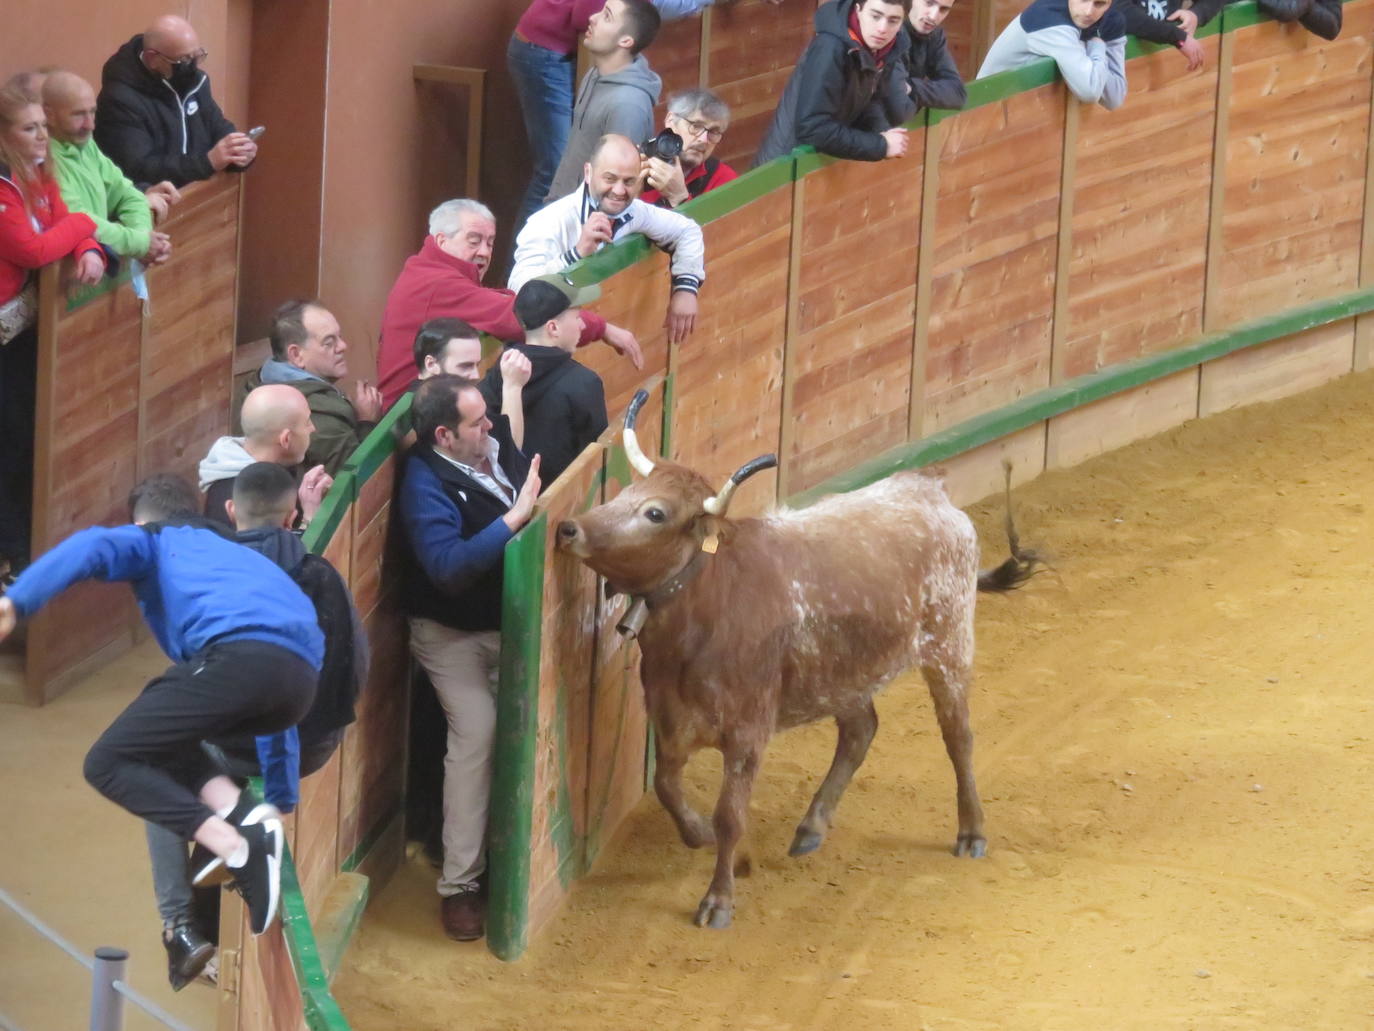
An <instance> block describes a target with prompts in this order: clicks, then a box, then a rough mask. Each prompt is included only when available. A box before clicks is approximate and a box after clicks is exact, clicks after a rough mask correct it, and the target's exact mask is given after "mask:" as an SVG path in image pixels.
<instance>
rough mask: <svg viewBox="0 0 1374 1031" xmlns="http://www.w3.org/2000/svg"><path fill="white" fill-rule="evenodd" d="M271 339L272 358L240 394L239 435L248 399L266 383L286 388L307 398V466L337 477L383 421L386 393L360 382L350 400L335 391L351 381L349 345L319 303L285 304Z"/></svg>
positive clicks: (331, 317) (236, 419)
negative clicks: (242, 410) (309, 425)
mask: <svg viewBox="0 0 1374 1031" xmlns="http://www.w3.org/2000/svg"><path fill="white" fill-rule="evenodd" d="M270 339H271V343H272V357H271V358H269V359H267V361H265V362H263V364H262V368H261V369H259V370H258V371H257V372H256V373H254V374H253V375H252V376H250V377H249V378H248V381H247V382H246V383H244V385H243V388H242V389H241V391H240V395H241V396H240V397H239V404H238V405H236V406H235V413H236V414H235V416H234V423H235V426H234V432H235V434H238V435H242V427H241V426H240V425H239V419H238V415H237V411H238V408H239V407H241V406H242V400H243V398H245V397H247V396H248V394H249V393H250V392H251V391H252V390H253V389H254V388H255V387H260V386H262V385H263V384H264V383H287V384H289V385H291V386H293V387H295V388H296V389H297V390H299V391H300V392H301V393H302V394H304V395H305V399H306V401H307V402H309V404H310V421H311V422H313V423H314V424H315V432H314V434H313V435H312V436H311V438H310V447H309V449H308V450H307V451H306V452H305V466H306V468H311V467H312V466H316V465H323V466H324V471H325V472H327V473H328V474H329V475H330V476H333V475H334V474H335V473H336V472H338V471H339V467H340V466H341V465H343V464H344V461H345V460H346V459H347V458H348V456H349V455H351V454H352V453H353V451H354V449H356V448H357V446H358V445H359V444H361V443H362V442H363V438H364V437H366V436H367V435H368V433H370V432H371V431H372V427H373V426H375V425H376V424H377V420H378V419H379V418H381V414H382V392H381V391H380V390H378V389H377V388H376V387H374V386H373V385H372V384H370V383H364V382H362V381H361V380H360V381H358V382H357V383H355V384H354V385H353V391H352V396H351V397H350V396H349V395H346V394H344V392H343V391H342V390H340V389H339V388H338V387H337V386H336V385H335V384H337V383H338V382H339V380H341V379H343V378H344V377H345V376H347V375H348V359H347V357H345V355H346V352H347V351H348V343H347V341H345V340H344V338H343V333H342V331H341V330H340V329H339V320H338V319H336V318H334V316H333V314H331V313H330V311H329V309H328V308H326V307H325V306H324V305H322V304H320V302H318V301H287V302H286V303H285V304H283V305H282V306H281V307H280V308H278V309H277V313H276V315H274V316H273V317H272V332H271V334H270Z"/></svg>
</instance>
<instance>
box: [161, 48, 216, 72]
mask: <svg viewBox="0 0 1374 1031" xmlns="http://www.w3.org/2000/svg"><path fill="white" fill-rule="evenodd" d="M148 53H150V54H157V56H158V57H160V58H162V59H163V60H164V61H166V62H167V63H168V64H170V65H171V66H172V67H173V68H189V67H190V66H191V65H193V64H195V63H196V62H197V61H204V60H205V59H206V58H207V57H209V56H210V52H209V51H208V50H206V49H205V48H204V47H201V48H200V49H199V50H193V51H191V53H189V54H186V55H185V56H183V57H172V56H171V55H170V54H164V53H163V52H162V51H161V50H154V49H153V48H152V47H148Z"/></svg>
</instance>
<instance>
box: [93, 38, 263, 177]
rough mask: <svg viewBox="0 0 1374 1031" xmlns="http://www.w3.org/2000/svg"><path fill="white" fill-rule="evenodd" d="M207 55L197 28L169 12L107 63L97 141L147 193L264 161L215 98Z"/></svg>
mask: <svg viewBox="0 0 1374 1031" xmlns="http://www.w3.org/2000/svg"><path fill="white" fill-rule="evenodd" d="M205 57H206V53H205V49H204V48H203V47H202V46H201V45H200V39H199V37H197V35H196V30H195V29H194V28H192V26H191V23H190V22H188V21H187V20H186V19H185V18H179V17H177V16H176V15H172V14H167V15H163V16H162V17H160V18H158V19H156V20H155V21H154V22H153V24H152V25H150V26H149V27H148V29H147V31H146V32H142V33H140V34H139V35H137V36H135V37H134V38H133V39H131V40H129V42H127V43H125V44H124V45H123V46H122V47H120V48H119V49H118V50H117V51H115V54H114V56H113V57H111V58H110V59H109V60H108V61H106V62H105V67H104V69H103V70H102V72H101V76H100V96H99V98H98V99H97V101H96V128H95V140H96V143H97V144H99V146H100V149H101V150H102V151H103V152H104V153H105V154H106V155H108V156H109V157H110V159H111V160H112V161H114V163H115V164H116V165H118V166H119V167H120V169H121V170H122V171H123V172H124V174H125V175H127V176H128V177H129V178H130V179H132V180H133V181H134V183H135V185H137V186H138V188H139V189H140V190H142V189H146V188H147V187H148V186H150V185H152V184H153V183H159V182H162V181H163V180H167V181H168V182H170V183H171V184H172V185H173V186H177V187H181V186H185V185H186V184H187V183H191V182H196V181H197V180H200V179H209V178H210V177H211V176H212V175H214V174H215V173H216V172H222V171H231V172H238V171H242V170H243V169H245V168H247V167H248V166H249V165H251V164H252V163H253V159H254V158H256V157H257V154H258V145H257V144H256V143H254V142H253V141H252V140H251V139H249V138H248V136H247V135H246V134H245V133H241V132H237V131H235V129H234V123H232V122H231V121H229V119H227V118H225V117H224V114H223V113H222V112H221V111H220V109H219V105H218V104H216V103H215V100H214V97H212V96H211V95H210V79H209V76H207V75H206V74H205V73H204V72H202V71H201V70H200V66H199V65H200V62H201V61H203V60H205Z"/></svg>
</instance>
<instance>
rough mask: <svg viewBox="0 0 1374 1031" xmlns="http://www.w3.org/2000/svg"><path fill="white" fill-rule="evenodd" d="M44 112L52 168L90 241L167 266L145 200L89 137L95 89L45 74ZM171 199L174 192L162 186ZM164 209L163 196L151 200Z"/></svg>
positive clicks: (163, 242) (165, 249) (168, 248)
mask: <svg viewBox="0 0 1374 1031" xmlns="http://www.w3.org/2000/svg"><path fill="white" fill-rule="evenodd" d="M43 110H44V112H45V113H46V114H47V116H48V135H49V136H50V137H51V141H52V142H51V148H52V159H53V169H54V171H55V172H56V173H57V183H58V186H60V187H61V189H62V200H63V201H65V202H66V205H67V208H68V210H70V211H79V212H81V213H82V214H84V215H90V216H91V218H92V219H93V220H94V221H95V238H96V239H97V240H99V241H100V242H101V243H103V244H105V245H106V246H107V247H109V248H110V249H111V250H113V251H114V252H115V254H117V255H119V256H120V257H121V258H140V259H142V260H144V261H146V262H148V263H149V264H151V265H156V264H159V263H160V262H163V261H166V260H167V258H169V257H170V256H171V253H172V241H171V238H170V237H169V236H168V235H167V234H166V233H159V232H158V231H157V230H155V229H154V228H153V222H154V215H153V208H152V207H151V205H150V202H149V198H147V197H145V196H144V195H143V194H142V193H141V192H139V190H138V188H137V187H135V186H134V184H133V183H131V182H130V181H129V179H128V177H127V176H125V175H124V173H123V172H121V171H120V170H119V168H118V166H116V165H115V163H114V162H113V161H111V160H110V159H109V158H107V157H106V156H105V155H104V154H103V153H102V152H101V150H100V147H99V145H98V144H97V143H96V142H95V140H94V139H92V138H91V136H92V133H93V132H94V130H95V90H93V89H91V84H90V83H89V82H87V81H86V80H85V79H83V78H81V76H79V75H73V74H72V73H71V72H65V71H55V72H50V73H48V75H47V76H46V77H45V78H44V81H43ZM162 186H163V187H165V189H166V190H170V191H171V193H172V194H173V195H176V196H178V197H179V196H180V195H179V194H177V193H176V188H175V187H173V186H172V184H171V183H163V184H162ZM154 196H155V197H156V201H157V203H158V205H159V206H161V207H162V208H163V210H164V211H165V210H166V204H167V203H168V194H166V193H165V192H164V190H163V189H158V191H157V193H156V194H155V195H154Z"/></svg>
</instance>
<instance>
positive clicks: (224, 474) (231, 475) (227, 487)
mask: <svg viewBox="0 0 1374 1031" xmlns="http://www.w3.org/2000/svg"><path fill="white" fill-rule="evenodd" d="M256 461H257V459H256V458H254V457H253V456H252V455H250V454H249V453H248V450H247V448H245V447H244V446H243V438H242V437H220V438H219V439H218V440H216V441H215V442H214V443H213V444H211V445H210V453H209V454H207V455H206V456H205V457H204V458H202V459H201V460H200V471H199V478H200V490H201V493H202V494H204V495H205V518H206V519H212V520H214V521H215V522H216V523H220V524H222V525H224V526H227V527H229V528H230V529H233V522H232V521H231V520H230V518H229V511H228V509H226V508H225V507H224V503H225V502H226V501H228V500H229V499H230V498H232V497H233V496H234V481H235V480H237V479H238V477H239V473H241V472H243V470H245V469H247V468H248V467H249V466H250V465H252V464H253V463H254V462H256Z"/></svg>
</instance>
